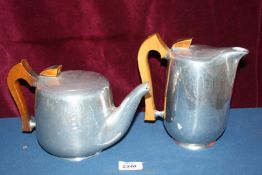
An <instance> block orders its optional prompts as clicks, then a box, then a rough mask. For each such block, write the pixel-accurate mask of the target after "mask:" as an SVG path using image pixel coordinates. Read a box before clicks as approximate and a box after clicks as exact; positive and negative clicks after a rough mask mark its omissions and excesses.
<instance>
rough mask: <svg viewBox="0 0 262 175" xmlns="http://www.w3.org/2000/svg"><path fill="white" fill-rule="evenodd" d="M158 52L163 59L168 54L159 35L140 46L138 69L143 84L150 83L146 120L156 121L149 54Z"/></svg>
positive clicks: (147, 95)
mask: <svg viewBox="0 0 262 175" xmlns="http://www.w3.org/2000/svg"><path fill="white" fill-rule="evenodd" d="M152 50H154V51H157V52H158V53H159V54H160V57H161V58H163V57H164V56H166V55H167V53H168V50H169V49H168V47H167V45H166V44H165V43H164V41H163V40H162V39H161V38H160V36H159V34H158V33H156V34H153V35H151V36H149V37H148V38H147V39H146V40H145V41H144V42H143V43H142V45H141V46H140V48H139V51H138V67H139V72H140V76H141V79H142V82H143V83H144V82H149V92H148V93H147V94H146V95H145V120H146V121H155V120H156V118H155V103H154V95H153V85H152V78H151V72H150V67H149V63H148V54H149V52H150V51H152Z"/></svg>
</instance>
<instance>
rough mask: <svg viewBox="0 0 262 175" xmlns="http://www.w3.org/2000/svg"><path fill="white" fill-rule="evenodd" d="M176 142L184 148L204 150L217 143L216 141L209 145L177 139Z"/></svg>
mask: <svg viewBox="0 0 262 175" xmlns="http://www.w3.org/2000/svg"><path fill="white" fill-rule="evenodd" d="M175 142H176V144H177V145H178V146H181V147H183V148H186V149H190V150H203V149H207V148H210V147H212V146H214V145H215V144H216V141H213V142H210V143H209V144H207V145H203V144H192V143H183V142H179V141H175Z"/></svg>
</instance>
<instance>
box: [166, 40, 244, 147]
mask: <svg viewBox="0 0 262 175" xmlns="http://www.w3.org/2000/svg"><path fill="white" fill-rule="evenodd" d="M247 52H248V51H247V50H246V49H243V48H219V49H218V48H212V47H207V46H194V45H193V46H191V47H190V48H189V49H182V48H180V49H179V48H177V49H172V50H171V51H170V53H169V56H168V59H169V60H168V61H169V63H168V66H169V72H168V76H169V80H168V82H167V89H166V93H167V94H166V96H167V98H166V113H165V117H164V126H165V128H166V130H167V132H168V133H169V135H170V136H171V137H173V138H174V139H175V140H176V141H177V142H178V143H179V145H183V147H188V148H189V149H201V148H206V147H209V146H208V145H212V144H210V143H213V142H214V141H216V140H217V139H218V138H219V137H220V136H221V134H222V133H223V132H224V130H225V128H226V125H227V121H228V116H229V107H230V99H231V94H232V87H233V83H234V79H235V74H236V70H237V65H238V62H239V60H240V58H241V57H242V56H243V55H246V54H247Z"/></svg>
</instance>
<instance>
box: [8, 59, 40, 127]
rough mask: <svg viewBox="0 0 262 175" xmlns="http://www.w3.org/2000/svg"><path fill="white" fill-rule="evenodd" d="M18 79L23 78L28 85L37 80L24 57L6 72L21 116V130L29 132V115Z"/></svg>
mask: <svg viewBox="0 0 262 175" xmlns="http://www.w3.org/2000/svg"><path fill="white" fill-rule="evenodd" d="M19 79H23V80H25V81H26V82H27V83H28V84H29V85H30V86H33V84H34V83H35V82H36V81H37V74H36V73H35V72H34V71H33V70H32V68H31V67H30V65H29V64H28V62H27V60H25V59H23V60H22V61H21V62H20V63H18V64H16V65H14V66H13V67H12V68H11V70H10V71H9V73H8V77H7V84H8V88H9V91H10V92H11V95H12V96H13V98H14V100H15V103H16V105H17V107H18V110H19V113H20V116H21V120H22V130H23V131H24V132H31V131H32V127H30V119H31V116H30V115H29V113H28V108H27V105H26V101H25V98H24V95H23V93H22V91H21V87H20V83H19V81H18V80H19Z"/></svg>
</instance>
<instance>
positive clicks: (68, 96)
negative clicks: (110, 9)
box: [7, 59, 149, 159]
mask: <svg viewBox="0 0 262 175" xmlns="http://www.w3.org/2000/svg"><path fill="white" fill-rule="evenodd" d="M61 68H62V66H61V65H59V66H52V67H49V68H47V69H45V70H44V71H42V72H41V73H40V75H37V74H36V73H35V72H34V71H33V70H32V68H31V67H30V65H29V64H28V62H27V60H25V59H23V60H22V61H21V62H20V63H18V64H16V65H15V66H13V67H12V68H11V69H10V71H9V73H8V78H7V82H8V87H9V90H10V92H11V94H12V96H13V98H14V100H15V103H16V105H17V107H18V109H19V112H20V115H21V120H22V130H23V131H24V132H31V131H32V130H33V129H34V128H35V130H36V136H37V140H38V142H39V144H40V145H41V147H42V148H43V149H44V150H45V151H47V152H48V153H50V154H52V155H55V156H58V157H62V158H69V159H81V158H85V157H88V156H91V155H94V154H96V153H99V152H101V151H102V150H104V149H106V148H108V147H109V146H111V145H113V144H114V143H116V142H117V141H118V140H119V139H120V138H121V137H123V135H124V134H125V133H126V131H127V130H128V128H129V126H130V124H131V122H132V119H133V116H134V113H135V112H136V108H137V107H138V105H139V102H140V100H141V98H142V97H143V96H144V95H145V94H146V93H147V92H148V90H149V89H148V83H143V84H141V85H139V86H138V87H136V88H135V89H134V90H133V91H132V92H131V93H130V94H129V95H128V96H127V97H126V98H125V99H124V100H123V102H122V103H121V104H120V106H119V107H115V105H114V102H113V98H112V94H111V88H110V84H109V82H108V81H107V79H106V78H105V77H104V76H102V75H101V74H99V73H96V72H90V71H82V70H69V71H61ZM19 79H24V80H25V81H27V83H28V84H29V85H31V86H33V87H35V88H36V91H35V108H34V109H35V116H34V117H31V116H30V115H29V113H28V109H27V106H26V103H25V99H24V95H23V93H22V91H21V87H20V84H19V81H18V80H19Z"/></svg>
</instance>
